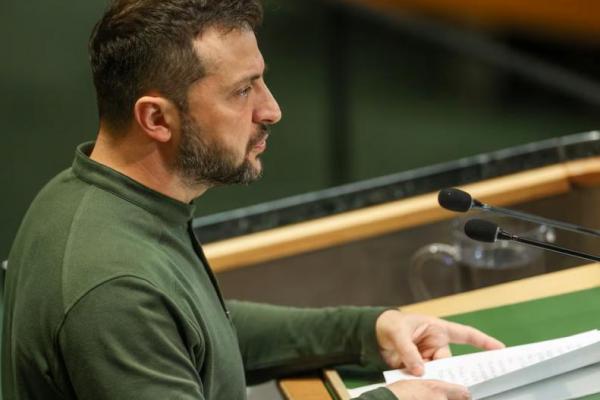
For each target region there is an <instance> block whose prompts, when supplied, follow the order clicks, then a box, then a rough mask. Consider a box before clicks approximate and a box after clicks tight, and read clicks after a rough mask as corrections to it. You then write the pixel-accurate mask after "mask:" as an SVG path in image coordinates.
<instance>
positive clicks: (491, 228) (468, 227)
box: [465, 218, 600, 262]
mask: <svg viewBox="0 0 600 400" xmlns="http://www.w3.org/2000/svg"><path fill="white" fill-rule="evenodd" d="M465 234H466V235H467V236H468V237H470V238H471V239H473V240H477V241H479V242H487V243H494V242H495V241H497V240H513V241H515V242H519V243H523V244H526V245H529V246H534V247H540V248H542V249H546V250H550V251H554V252H556V253H560V254H566V255H569V256H574V257H579V258H583V259H584V260H588V261H595V262H600V257H598V256H594V255H591V254H587V253H581V252H579V251H575V250H570V249H566V248H564V247H560V246H555V245H553V244H550V243H546V242H541V241H538V240H533V239H528V238H522V237H519V236H517V235H513V234H510V233H508V232H506V231H504V230H502V229H501V228H500V227H499V226H498V225H496V224H494V223H493V222H490V221H486V220H483V219H478V218H474V219H470V220H469V221H467V223H466V224H465Z"/></svg>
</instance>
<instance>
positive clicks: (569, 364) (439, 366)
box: [384, 330, 600, 399]
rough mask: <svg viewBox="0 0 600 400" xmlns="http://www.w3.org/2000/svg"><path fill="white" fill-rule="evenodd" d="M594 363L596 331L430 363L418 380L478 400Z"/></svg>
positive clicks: (598, 350)
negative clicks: (464, 391)
mask: <svg viewBox="0 0 600 400" xmlns="http://www.w3.org/2000/svg"><path fill="white" fill-rule="evenodd" d="M594 346H595V347H594ZM578 349H580V351H577V350H578ZM571 353H573V354H571ZM597 362H600V331H598V330H593V331H588V332H584V333H581V334H578V335H573V336H569V337H565V338H561V339H553V340H548V341H544V342H538V343H533V344H528V345H522V346H515V347H510V348H507V349H502V350H494V351H487V352H480V353H475V354H468V355H464V356H457V357H451V358H447V359H443V360H437V361H432V362H429V363H427V364H426V365H425V375H424V376H423V377H421V379H438V380H443V381H447V382H452V383H457V384H461V385H465V386H468V387H469V388H470V389H471V392H472V394H473V397H474V398H479V399H482V398H485V397H487V396H490V395H492V394H495V393H498V392H501V391H504V390H508V389H511V388H514V387H518V386H522V385H526V384H528V383H531V382H534V381H536V380H540V379H543V378H545V377H547V376H552V375H559V374H562V373H565V372H567V371H569V370H572V369H576V368H581V367H584V366H586V365H591V364H594V363H597ZM384 376H385V378H386V382H388V383H391V382H395V381H397V380H401V379H415V377H414V376H412V375H409V374H407V373H405V372H403V371H400V370H394V371H386V372H385V373H384Z"/></svg>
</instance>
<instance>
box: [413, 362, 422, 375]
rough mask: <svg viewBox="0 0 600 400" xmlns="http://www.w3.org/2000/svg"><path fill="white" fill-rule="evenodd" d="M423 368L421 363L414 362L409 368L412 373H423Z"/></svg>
mask: <svg viewBox="0 0 600 400" xmlns="http://www.w3.org/2000/svg"><path fill="white" fill-rule="evenodd" d="M423 369H424V367H423V364H415V365H413V367H412V368H411V370H412V373H413V374H414V375H423Z"/></svg>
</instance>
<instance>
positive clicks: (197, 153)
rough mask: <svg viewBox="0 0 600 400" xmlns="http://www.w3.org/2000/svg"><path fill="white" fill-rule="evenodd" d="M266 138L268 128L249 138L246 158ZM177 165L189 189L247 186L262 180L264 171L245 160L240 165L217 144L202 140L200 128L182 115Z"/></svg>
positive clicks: (188, 117) (265, 127)
mask: <svg viewBox="0 0 600 400" xmlns="http://www.w3.org/2000/svg"><path fill="white" fill-rule="evenodd" d="M267 134H268V129H267V126H266V125H261V126H260V129H259V131H258V132H257V133H256V134H254V135H253V136H252V137H251V138H250V141H249V142H248V146H247V147H246V155H247V154H248V153H249V152H250V150H251V149H252V148H254V146H256V145H257V144H258V143H260V141H261V140H263V139H264V138H265V136H267ZM175 164H176V169H177V171H178V172H179V173H180V174H181V176H182V177H183V179H184V181H186V182H187V183H188V184H190V185H197V184H202V185H209V186H218V185H232V184H236V183H238V184H244V185H247V184H249V183H252V182H254V181H256V180H258V179H260V177H261V176H262V168H255V167H254V166H253V165H252V164H251V163H250V160H248V159H247V158H246V157H244V161H243V162H242V163H241V164H239V165H237V164H236V157H235V154H232V153H231V152H230V151H228V150H227V149H226V148H224V147H223V146H222V145H221V144H220V143H218V142H213V143H207V142H206V141H205V140H203V137H202V132H201V129H200V127H199V126H198V124H196V123H195V122H194V121H193V120H192V118H191V117H190V116H189V115H188V114H187V113H185V112H183V113H181V140H180V143H179V148H178V151H177V159H176V160H175Z"/></svg>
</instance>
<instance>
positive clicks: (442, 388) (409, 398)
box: [387, 380, 471, 400]
mask: <svg viewBox="0 0 600 400" xmlns="http://www.w3.org/2000/svg"><path fill="white" fill-rule="evenodd" d="M387 388H388V389H390V390H391V391H392V393H394V394H395V395H396V397H398V398H399V399H402V400H423V399H427V400H468V399H470V398H471V394H470V393H469V390H468V389H467V388H466V387H463V386H459V385H453V384H451V383H446V382H441V381H428V380H411V381H399V382H396V383H392V384H391V385H388V386H387Z"/></svg>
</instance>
